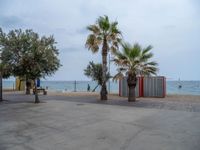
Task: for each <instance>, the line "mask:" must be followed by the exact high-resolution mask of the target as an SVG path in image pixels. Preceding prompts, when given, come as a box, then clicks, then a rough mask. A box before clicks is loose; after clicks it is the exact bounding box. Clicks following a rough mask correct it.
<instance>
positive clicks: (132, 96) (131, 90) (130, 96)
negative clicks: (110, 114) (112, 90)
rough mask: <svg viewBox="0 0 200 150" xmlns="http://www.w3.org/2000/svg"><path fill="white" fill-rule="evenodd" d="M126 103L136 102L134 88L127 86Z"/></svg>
mask: <svg viewBox="0 0 200 150" xmlns="http://www.w3.org/2000/svg"><path fill="white" fill-rule="evenodd" d="M128 101H129V102H135V101H136V97H135V87H134V86H129V93H128Z"/></svg>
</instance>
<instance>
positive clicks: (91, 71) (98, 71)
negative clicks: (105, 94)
mask: <svg viewBox="0 0 200 150" xmlns="http://www.w3.org/2000/svg"><path fill="white" fill-rule="evenodd" d="M84 74H85V75H86V76H87V77H89V78H92V80H93V81H96V82H97V86H96V87H95V88H94V89H93V90H92V92H95V90H96V88H97V87H98V86H99V85H102V64H99V63H97V64H95V63H94V62H93V61H90V62H89V64H88V66H87V68H86V69H84ZM109 78H111V76H110V74H109V73H106V81H108V80H109Z"/></svg>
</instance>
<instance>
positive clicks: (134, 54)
mask: <svg viewBox="0 0 200 150" xmlns="http://www.w3.org/2000/svg"><path fill="white" fill-rule="evenodd" d="M151 49H152V46H148V47H146V48H142V47H141V46H140V45H139V44H138V43H135V44H134V45H133V46H132V45H130V44H128V43H123V44H122V50H123V51H122V52H120V51H118V52H116V54H115V58H114V60H113V61H114V62H115V64H116V65H117V66H118V67H119V68H118V73H117V74H116V75H115V76H114V79H119V78H121V77H123V76H124V75H127V76H128V78H127V84H128V87H129V95H128V101H135V100H136V98H135V87H136V84H137V76H139V75H140V76H149V75H151V74H154V75H155V74H156V72H157V70H158V69H157V63H156V62H155V61H151V60H150V59H151V58H152V57H153V53H151V52H150V50H151Z"/></svg>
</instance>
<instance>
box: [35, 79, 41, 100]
mask: <svg viewBox="0 0 200 150" xmlns="http://www.w3.org/2000/svg"><path fill="white" fill-rule="evenodd" d="M34 85H35V103H40V100H39V97H38V91H37V80H34Z"/></svg>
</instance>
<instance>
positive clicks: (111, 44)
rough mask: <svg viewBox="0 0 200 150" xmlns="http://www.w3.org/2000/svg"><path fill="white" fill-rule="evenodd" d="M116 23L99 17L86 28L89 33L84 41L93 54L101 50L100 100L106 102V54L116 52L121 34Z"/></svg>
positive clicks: (106, 17) (104, 17) (105, 17)
mask: <svg viewBox="0 0 200 150" xmlns="http://www.w3.org/2000/svg"><path fill="white" fill-rule="evenodd" d="M117 25H118V22H116V21H115V22H110V21H109V18H108V16H103V17H99V18H98V19H97V22H96V23H95V24H93V25H90V26H88V27H87V29H88V30H89V31H90V32H91V33H90V34H89V35H88V38H87V41H86V44H85V45H86V47H87V48H88V49H89V50H91V51H92V52H93V53H96V52H98V51H99V49H100V47H101V48H102V51H101V53H102V68H103V71H102V84H101V85H102V87H101V100H107V87H106V72H107V54H108V52H109V51H111V52H113V53H114V52H116V50H117V49H118V45H119V42H120V41H121V32H120V31H119V29H118V28H117Z"/></svg>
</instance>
